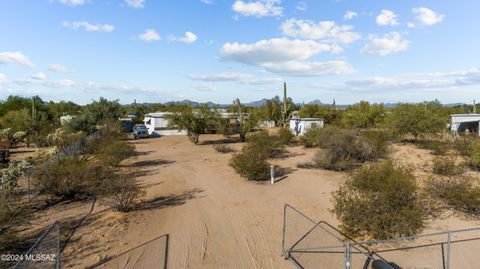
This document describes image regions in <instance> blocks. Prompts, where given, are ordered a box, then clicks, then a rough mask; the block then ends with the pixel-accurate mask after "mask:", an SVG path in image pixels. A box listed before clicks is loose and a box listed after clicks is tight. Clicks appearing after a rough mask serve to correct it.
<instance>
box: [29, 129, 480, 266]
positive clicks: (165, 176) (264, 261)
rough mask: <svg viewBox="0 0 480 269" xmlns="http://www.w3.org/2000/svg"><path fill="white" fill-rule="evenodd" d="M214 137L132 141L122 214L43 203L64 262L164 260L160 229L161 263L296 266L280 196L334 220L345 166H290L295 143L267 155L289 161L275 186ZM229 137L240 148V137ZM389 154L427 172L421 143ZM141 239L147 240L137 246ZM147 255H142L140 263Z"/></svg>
mask: <svg viewBox="0 0 480 269" xmlns="http://www.w3.org/2000/svg"><path fill="white" fill-rule="evenodd" d="M220 139H222V137H221V136H215V135H205V136H202V138H201V142H204V143H205V144H203V145H198V146H194V145H193V144H191V143H190V142H189V141H188V139H187V138H186V137H183V136H179V137H162V138H157V139H145V140H138V141H133V142H132V143H134V144H135V145H136V148H137V151H138V152H140V154H139V156H138V157H137V158H134V159H131V160H128V162H127V163H126V164H125V167H126V168H128V167H136V168H138V169H140V171H139V172H138V175H139V177H138V180H139V182H140V183H141V184H142V185H143V186H144V187H145V190H146V194H145V196H144V197H143V198H142V200H143V203H142V207H141V208H139V209H138V210H136V211H133V212H129V213H126V214H121V213H115V212H112V211H111V210H110V209H108V208H107V207H106V206H104V205H102V204H101V203H99V202H96V203H95V204H94V205H93V202H92V201H85V202H75V203H69V204H61V205H56V206H52V207H51V208H48V209H46V210H43V211H42V212H41V213H39V214H38V217H37V218H36V220H35V221H33V222H34V223H35V225H36V226H38V227H39V226H41V225H42V224H46V223H49V222H50V221H52V220H53V219H60V220H61V221H62V222H63V223H64V224H63V229H64V232H63V233H64V235H68V238H69V242H68V244H67V245H66V247H65V249H64V251H63V257H64V258H63V265H64V266H65V268H85V267H88V266H91V265H94V264H96V263H98V262H99V261H102V260H105V259H106V258H113V259H111V260H110V261H109V262H107V263H105V264H103V265H100V266H97V267H95V268H162V266H161V264H163V262H164V261H163V255H164V254H165V253H164V249H163V244H164V243H165V242H164V241H161V240H160V239H158V238H164V237H161V236H162V235H164V234H169V236H170V237H169V249H168V268H262V269H268V268H272V269H273V268H294V267H293V265H292V264H290V262H288V261H285V260H284V259H283V258H282V257H281V251H282V250H281V239H282V237H281V235H282V221H283V219H282V218H283V205H284V204H285V203H289V204H291V205H293V206H295V207H296V208H298V209H300V210H301V211H303V212H304V213H306V214H307V215H309V216H312V217H313V218H314V219H316V220H324V221H327V222H329V223H331V224H332V225H334V226H336V225H338V224H339V223H338V221H337V220H336V218H335V216H334V215H333V214H332V213H330V211H329V210H330V209H331V208H332V205H331V193H332V191H334V190H335V189H336V188H337V186H338V185H339V184H341V183H342V182H343V181H344V180H345V174H344V173H337V172H331V171H325V170H318V169H300V168H297V167H296V165H297V164H298V163H302V162H306V161H310V160H311V159H312V157H313V154H314V153H315V152H316V150H317V149H304V148H303V147H301V146H293V147H288V148H287V150H288V152H289V154H288V156H287V157H286V158H283V159H276V160H273V161H272V163H274V164H276V165H279V166H281V167H283V168H291V171H290V173H289V174H287V175H286V177H284V178H283V179H282V180H280V181H279V182H277V183H275V184H274V185H271V184H270V183H269V182H262V183H259V182H249V181H246V180H245V179H242V178H240V176H239V175H237V174H236V173H235V172H234V171H233V169H232V168H231V167H230V166H229V165H228V163H229V160H230V157H231V154H222V153H218V152H216V151H215V150H214V148H213V146H212V145H211V144H209V143H208V142H209V141H216V140H220ZM231 146H232V147H234V148H236V149H237V150H239V149H240V148H241V146H242V144H240V143H238V144H231ZM392 157H393V158H394V159H397V160H399V161H402V162H406V161H405V160H412V163H411V164H410V165H417V166H419V168H418V169H419V171H420V172H418V173H427V172H422V171H423V170H425V169H426V168H425V167H426V164H425V163H426V162H428V161H429V160H430V159H429V158H430V155H429V154H428V152H424V150H419V149H416V148H415V147H410V146H405V145H395V146H394V147H393V150H392ZM405 164H406V165H409V163H408V162H407V163H405ZM427 170H428V169H427ZM92 205H93V207H92ZM478 226H480V222H479V221H475V220H470V219H466V218H464V217H462V216H457V215H455V214H448V215H445V216H444V217H442V218H440V219H436V220H431V221H429V223H428V225H427V227H426V229H425V232H433V231H445V230H447V229H460V228H467V227H478ZM152 239H155V240H153V241H151V240H152ZM157 239H158V240H157ZM162 240H163V239H162ZM149 241H150V242H149ZM147 242H149V243H148V244H151V245H149V247H148V248H143V250H141V251H138V250H137V249H135V247H137V246H139V245H142V244H144V243H147ZM145 257H147V260H148V261H149V264H145V263H140V260H142V259H143V261H144V260H145V259H144V258H145ZM132 260H133V261H132ZM136 262H138V263H136ZM90 268H91V267H90Z"/></svg>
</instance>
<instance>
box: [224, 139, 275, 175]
mask: <svg viewBox="0 0 480 269" xmlns="http://www.w3.org/2000/svg"><path fill="white" fill-rule="evenodd" d="M268 157H269V155H268V152H265V150H262V149H261V148H258V147H256V146H255V144H246V145H245V146H244V147H243V149H242V151H241V152H239V153H237V154H235V155H234V156H233V157H232V159H231V161H230V165H231V166H232V167H233V169H234V170H235V171H236V172H237V173H238V174H240V176H242V177H244V178H246V179H248V180H266V179H267V178H268V174H269V169H270V164H269V163H268Z"/></svg>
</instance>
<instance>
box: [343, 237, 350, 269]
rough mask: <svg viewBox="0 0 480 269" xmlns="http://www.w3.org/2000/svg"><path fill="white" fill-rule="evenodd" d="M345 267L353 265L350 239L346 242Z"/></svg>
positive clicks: (348, 267)
mask: <svg viewBox="0 0 480 269" xmlns="http://www.w3.org/2000/svg"><path fill="white" fill-rule="evenodd" d="M344 254H345V257H344V258H345V269H350V268H351V266H352V263H351V257H350V243H349V242H348V241H346V242H345V253H344Z"/></svg>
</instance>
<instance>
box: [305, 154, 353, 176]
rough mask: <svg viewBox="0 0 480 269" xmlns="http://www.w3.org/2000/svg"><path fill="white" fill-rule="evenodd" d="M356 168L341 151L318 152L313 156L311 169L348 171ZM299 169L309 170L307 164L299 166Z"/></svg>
mask: <svg viewBox="0 0 480 269" xmlns="http://www.w3.org/2000/svg"><path fill="white" fill-rule="evenodd" d="M355 166H357V163H356V162H355V161H354V160H352V159H351V158H349V157H346V156H345V155H343V154H341V151H330V150H326V151H318V152H317V153H316V154H315V155H314V156H313V165H312V167H316V168H323V169H327V170H334V171H339V172H340V171H348V170H351V169H353V168H354V167H355ZM300 167H303V168H309V167H308V163H307V164H300Z"/></svg>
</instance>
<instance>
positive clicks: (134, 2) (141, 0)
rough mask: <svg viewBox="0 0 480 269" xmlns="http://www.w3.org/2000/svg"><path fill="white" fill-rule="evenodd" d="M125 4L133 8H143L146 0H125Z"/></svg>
mask: <svg viewBox="0 0 480 269" xmlns="http://www.w3.org/2000/svg"><path fill="white" fill-rule="evenodd" d="M125 3H126V4H127V5H129V6H131V7H133V8H143V7H144V6H145V0H125Z"/></svg>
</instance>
